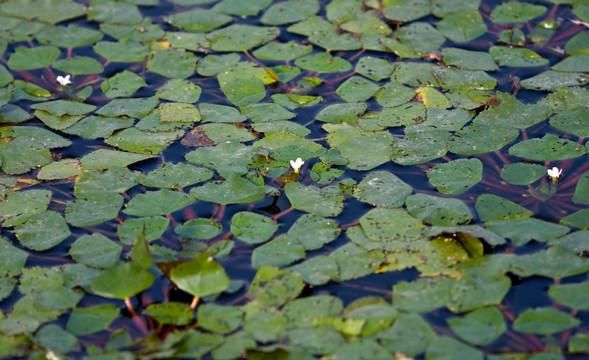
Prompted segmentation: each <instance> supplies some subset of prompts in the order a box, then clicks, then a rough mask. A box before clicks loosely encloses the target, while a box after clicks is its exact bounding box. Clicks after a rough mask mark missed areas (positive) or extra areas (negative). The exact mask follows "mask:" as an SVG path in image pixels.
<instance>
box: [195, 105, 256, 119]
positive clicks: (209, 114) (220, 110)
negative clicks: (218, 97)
mask: <svg viewBox="0 0 589 360" xmlns="http://www.w3.org/2000/svg"><path fill="white" fill-rule="evenodd" d="M198 109H199V110H200V115H201V117H202V120H203V121H205V122H224V123H238V122H243V121H245V120H246V117H245V116H243V115H242V114H241V113H240V112H239V110H237V109H235V108H233V107H231V106H225V105H218V104H209V103H201V104H199V106H198Z"/></svg>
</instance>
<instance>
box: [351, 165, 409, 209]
mask: <svg viewBox="0 0 589 360" xmlns="http://www.w3.org/2000/svg"><path fill="white" fill-rule="evenodd" d="M412 192H413V188H412V187H411V186H410V185H408V184H406V183H405V182H404V181H403V180H401V179H399V178H398V177H397V176H395V175H394V174H391V173H390V172H386V171H373V172H371V173H369V174H368V175H366V176H365V177H364V178H363V179H362V181H360V183H359V184H358V187H357V188H356V191H355V192H354V197H356V198H357V199H358V200H360V201H363V202H367V203H369V204H371V205H375V206H382V207H387V208H395V207H401V206H402V205H403V204H404V203H405V199H406V198H407V196H409V195H410V194H411V193H412Z"/></svg>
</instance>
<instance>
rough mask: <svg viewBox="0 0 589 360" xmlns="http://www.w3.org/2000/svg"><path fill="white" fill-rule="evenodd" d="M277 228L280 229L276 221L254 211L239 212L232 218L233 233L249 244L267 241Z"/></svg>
mask: <svg viewBox="0 0 589 360" xmlns="http://www.w3.org/2000/svg"><path fill="white" fill-rule="evenodd" d="M276 230H278V224H277V223H276V222H274V221H273V220H272V219H270V218H268V217H266V216H264V215H260V214H256V213H253V212H247V211H243V212H239V213H237V214H235V215H233V217H232V218H231V233H232V234H233V235H235V236H236V237H237V238H238V239H239V240H241V241H244V242H246V243H248V244H258V243H262V242H265V241H267V240H269V239H270V238H271V237H272V235H273V234H274V233H275V232H276Z"/></svg>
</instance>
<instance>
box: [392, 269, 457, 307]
mask: <svg viewBox="0 0 589 360" xmlns="http://www.w3.org/2000/svg"><path fill="white" fill-rule="evenodd" d="M451 285H452V280H450V279H448V278H444V277H438V278H419V279H417V280H415V281H411V282H407V281H401V282H399V283H397V284H395V285H394V286H393V305H394V306H395V307H396V308H398V309H400V310H403V311H406V312H416V313H427V312H430V311H432V310H435V309H437V308H440V307H443V306H444V305H446V303H447V302H448V301H449V300H450V286H451Z"/></svg>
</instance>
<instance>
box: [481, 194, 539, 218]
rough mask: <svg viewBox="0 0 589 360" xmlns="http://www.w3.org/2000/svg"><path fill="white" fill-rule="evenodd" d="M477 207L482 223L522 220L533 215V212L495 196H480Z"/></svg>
mask: <svg viewBox="0 0 589 360" xmlns="http://www.w3.org/2000/svg"><path fill="white" fill-rule="evenodd" d="M475 207H476V210H477V212H478V214H479V218H480V219H481V220H482V221H493V220H511V219H522V218H529V217H531V216H532V215H533V212H532V211H530V210H528V209H526V208H524V207H522V206H520V205H518V204H516V203H514V202H512V201H509V200H507V199H505V198H502V197H500V196H497V195H493V194H482V195H480V196H479V197H478V198H477V201H476V204H475Z"/></svg>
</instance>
